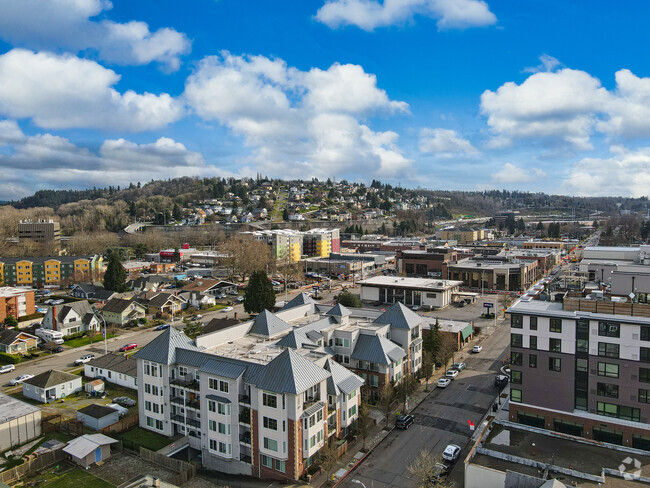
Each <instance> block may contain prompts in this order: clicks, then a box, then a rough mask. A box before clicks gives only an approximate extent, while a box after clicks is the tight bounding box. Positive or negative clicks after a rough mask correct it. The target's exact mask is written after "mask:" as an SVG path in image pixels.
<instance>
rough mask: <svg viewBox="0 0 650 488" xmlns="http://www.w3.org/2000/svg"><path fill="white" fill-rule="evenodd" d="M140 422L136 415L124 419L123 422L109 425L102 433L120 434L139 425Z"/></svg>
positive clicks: (119, 421)
mask: <svg viewBox="0 0 650 488" xmlns="http://www.w3.org/2000/svg"><path fill="white" fill-rule="evenodd" d="M139 422H140V417H139V415H138V414H137V413H136V414H134V415H129V416H128V417H124V418H123V419H121V420H118V421H117V422H115V423H114V424H111V425H107V426H106V427H104V428H103V429H102V430H100V432H101V433H102V434H119V433H120V432H124V431H125V430H129V429H130V428H131V427H135V426H136V425H138V423H139Z"/></svg>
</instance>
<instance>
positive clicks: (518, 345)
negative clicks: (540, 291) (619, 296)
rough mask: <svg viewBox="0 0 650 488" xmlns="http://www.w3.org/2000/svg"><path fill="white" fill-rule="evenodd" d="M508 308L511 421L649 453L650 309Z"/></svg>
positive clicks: (601, 304) (575, 303)
mask: <svg viewBox="0 0 650 488" xmlns="http://www.w3.org/2000/svg"><path fill="white" fill-rule="evenodd" d="M614 312H615V313H614ZM508 313H509V314H510V316H511V363H512V378H511V379H512V382H511V390H510V410H509V415H510V420H511V421H513V422H519V423H523V424H528V425H532V426H535V427H540V428H545V429H548V430H553V431H557V432H562V433H566V434H571V435H577V436H581V437H585V438H589V439H594V440H598V441H603V442H608V443H612V444H618V445H622V446H626V447H634V448H639V449H645V450H650V424H649V422H650V306H648V305H645V304H631V303H616V302H611V301H595V300H585V299H572V298H567V299H565V300H564V303H560V302H545V301H539V300H532V299H528V297H524V298H522V299H520V300H518V301H517V302H515V304H514V305H512V306H511V307H510V308H509V309H508ZM643 315H645V316H643Z"/></svg>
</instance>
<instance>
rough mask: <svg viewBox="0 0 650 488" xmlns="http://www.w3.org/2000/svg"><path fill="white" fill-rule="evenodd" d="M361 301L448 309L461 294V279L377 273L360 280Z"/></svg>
mask: <svg viewBox="0 0 650 488" xmlns="http://www.w3.org/2000/svg"><path fill="white" fill-rule="evenodd" d="M359 284H360V285H361V300H363V301H365V302H380V303H398V302H399V303H403V304H404V305H406V306H407V307H412V306H416V305H417V306H420V307H426V308H432V309H433V308H435V309H440V308H445V307H446V306H447V305H449V304H450V303H451V302H452V300H453V298H454V296H455V295H456V294H458V292H459V287H460V285H462V282H461V281H453V280H451V281H450V280H440V279H431V278H401V277H394V276H374V277H372V278H368V279H366V280H363V281H360V282H359Z"/></svg>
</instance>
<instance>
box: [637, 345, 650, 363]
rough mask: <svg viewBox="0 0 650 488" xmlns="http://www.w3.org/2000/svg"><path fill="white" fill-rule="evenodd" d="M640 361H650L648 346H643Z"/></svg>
mask: <svg viewBox="0 0 650 488" xmlns="http://www.w3.org/2000/svg"><path fill="white" fill-rule="evenodd" d="M639 361H643V362H644V363H650V348H648V347H642V348H641V355H640V357H639Z"/></svg>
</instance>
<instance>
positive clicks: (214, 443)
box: [210, 439, 217, 451]
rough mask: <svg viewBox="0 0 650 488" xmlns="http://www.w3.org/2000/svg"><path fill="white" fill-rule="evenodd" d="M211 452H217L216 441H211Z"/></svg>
mask: <svg viewBox="0 0 650 488" xmlns="http://www.w3.org/2000/svg"><path fill="white" fill-rule="evenodd" d="M210 450H211V451H216V450H217V441H215V440H214V439H210Z"/></svg>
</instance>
